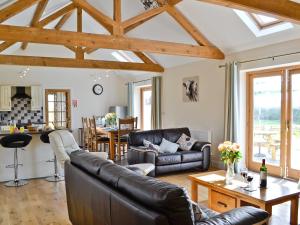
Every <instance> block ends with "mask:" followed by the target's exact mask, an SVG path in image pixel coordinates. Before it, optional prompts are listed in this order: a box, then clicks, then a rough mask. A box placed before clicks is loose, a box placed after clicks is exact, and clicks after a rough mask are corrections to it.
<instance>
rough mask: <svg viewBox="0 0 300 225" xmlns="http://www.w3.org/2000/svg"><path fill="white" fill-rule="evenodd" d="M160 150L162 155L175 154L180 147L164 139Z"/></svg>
mask: <svg viewBox="0 0 300 225" xmlns="http://www.w3.org/2000/svg"><path fill="white" fill-rule="evenodd" d="M159 148H160V152H161V153H175V152H177V149H178V148H179V145H178V144H176V143H173V142H170V141H168V140H166V139H164V138H163V139H162V142H161V144H160V146H159Z"/></svg>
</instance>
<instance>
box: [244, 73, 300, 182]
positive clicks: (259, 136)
mask: <svg viewBox="0 0 300 225" xmlns="http://www.w3.org/2000/svg"><path fill="white" fill-rule="evenodd" d="M247 76H248V77H247V79H248V85H247V87H248V90H247V91H248V100H247V101H248V102H247V106H248V109H247V112H248V116H247V117H248V125H249V126H247V133H248V135H247V136H248V151H247V153H248V156H247V161H248V162H247V163H248V167H249V168H250V169H252V170H258V169H259V167H260V165H261V160H262V159H263V158H264V159H266V163H267V164H268V168H269V171H270V173H271V174H274V175H277V176H286V177H291V178H299V175H300V166H299V162H298V161H299V160H298V159H299V157H300V102H299V99H300V69H294V68H281V69H278V70H269V71H262V72H255V73H250V74H247Z"/></svg>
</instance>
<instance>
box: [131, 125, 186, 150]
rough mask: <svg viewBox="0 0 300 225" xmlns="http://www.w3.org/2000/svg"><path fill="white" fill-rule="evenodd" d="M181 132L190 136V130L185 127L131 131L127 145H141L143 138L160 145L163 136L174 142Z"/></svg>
mask: <svg viewBox="0 0 300 225" xmlns="http://www.w3.org/2000/svg"><path fill="white" fill-rule="evenodd" d="M183 133H184V134H186V135H188V136H191V134H190V130H189V128H187V127H184V128H172V129H162V130H148V131H138V132H131V133H130V134H129V145H130V146H143V140H144V139H145V140H147V141H150V142H152V143H153V144H155V145H160V143H161V141H162V139H163V138H165V139H167V140H168V141H171V142H174V143H175V142H176V141H177V140H178V139H179V138H180V136H181V135H182V134H183Z"/></svg>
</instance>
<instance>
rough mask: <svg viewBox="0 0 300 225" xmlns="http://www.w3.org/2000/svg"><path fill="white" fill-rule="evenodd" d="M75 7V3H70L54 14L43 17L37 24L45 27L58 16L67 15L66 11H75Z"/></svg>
mask: <svg viewBox="0 0 300 225" xmlns="http://www.w3.org/2000/svg"><path fill="white" fill-rule="evenodd" d="M75 8H76V7H75V5H74V4H73V3H70V4H68V5H67V6H65V7H63V8H61V9H60V10H57V11H56V12H54V13H53V14H51V15H49V16H47V17H46V18H44V19H42V20H41V21H40V22H39V23H37V24H36V26H38V27H44V26H46V25H47V24H49V23H51V22H52V21H54V20H56V19H57V18H59V17H61V16H63V15H65V14H66V13H68V12H71V11H73V10H74V9H75Z"/></svg>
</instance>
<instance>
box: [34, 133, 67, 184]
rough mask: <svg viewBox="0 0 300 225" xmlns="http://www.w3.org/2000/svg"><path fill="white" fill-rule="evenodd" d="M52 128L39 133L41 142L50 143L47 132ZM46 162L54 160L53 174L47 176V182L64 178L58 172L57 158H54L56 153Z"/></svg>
mask: <svg viewBox="0 0 300 225" xmlns="http://www.w3.org/2000/svg"><path fill="white" fill-rule="evenodd" d="M52 131H53V130H50V131H45V132H43V133H42V134H41V136H40V139H41V141H42V142H43V143H45V144H50V140H49V134H50V133H51V132H52ZM47 162H54V175H53V176H51V177H47V178H46V180H47V181H49V182H59V181H63V180H65V179H64V178H63V177H61V176H59V173H58V167H57V159H56V155H55V154H54V159H53V160H49V161H47Z"/></svg>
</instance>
